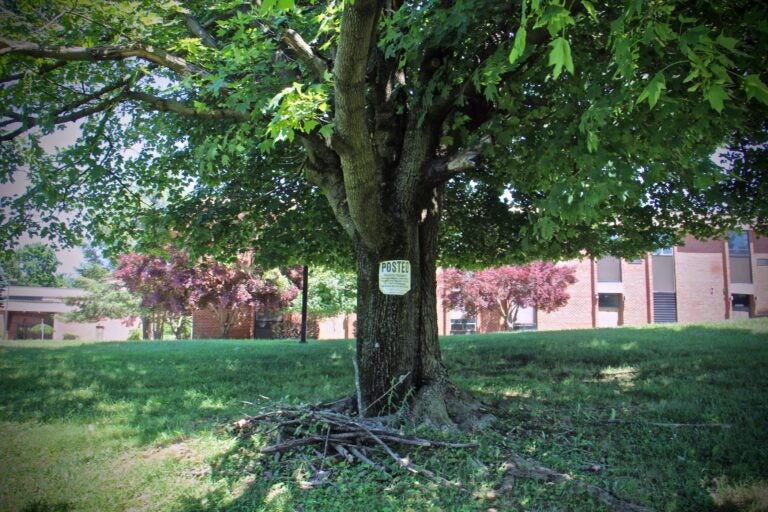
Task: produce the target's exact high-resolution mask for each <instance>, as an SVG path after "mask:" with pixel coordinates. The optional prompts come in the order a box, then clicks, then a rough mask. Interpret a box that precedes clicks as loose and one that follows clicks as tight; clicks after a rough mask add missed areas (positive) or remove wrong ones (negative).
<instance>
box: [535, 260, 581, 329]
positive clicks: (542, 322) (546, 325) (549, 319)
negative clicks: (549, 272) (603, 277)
mask: <svg viewBox="0 0 768 512" xmlns="http://www.w3.org/2000/svg"><path fill="white" fill-rule="evenodd" d="M559 264H560V265H573V266H575V267H576V273H575V277H576V282H575V283H574V284H572V285H571V286H569V287H568V293H569V294H570V295H571V298H570V299H569V300H568V305H567V306H565V307H564V308H562V309H559V310H557V311H553V312H552V313H544V312H542V311H539V312H538V313H537V320H538V329H539V330H540V331H551V330H556V329H584V328H588V327H593V326H594V317H593V314H594V306H593V302H594V300H595V299H594V293H595V284H594V279H595V277H594V269H593V263H592V261H591V260H588V259H583V260H573V261H567V262H564V263H559Z"/></svg>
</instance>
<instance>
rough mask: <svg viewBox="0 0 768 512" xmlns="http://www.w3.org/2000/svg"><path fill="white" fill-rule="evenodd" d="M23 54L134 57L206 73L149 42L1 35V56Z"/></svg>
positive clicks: (186, 71) (81, 58)
mask: <svg viewBox="0 0 768 512" xmlns="http://www.w3.org/2000/svg"><path fill="white" fill-rule="evenodd" d="M3 55H24V56H27V57H36V58H44V59H56V60H62V61H93V62H95V61H110V60H125V59H129V58H131V57H137V58H140V59H143V60H146V61H149V62H154V63H155V64H159V65H161V66H164V67H166V68H168V69H170V70H172V71H175V72H176V73H179V74H180V75H188V74H194V73H206V71H205V70H203V69H202V68H199V67H197V66H195V65H194V64H191V63H189V62H187V61H186V60H184V59H182V58H181V57H178V56H176V55H173V54H171V53H168V52H166V51H163V50H160V49H157V48H154V47H153V46H149V45H141V44H129V45H118V46H91V47H85V46H57V47H44V46H40V45H39V44H37V43H32V42H30V41H13V40H10V39H6V38H0V56H3Z"/></svg>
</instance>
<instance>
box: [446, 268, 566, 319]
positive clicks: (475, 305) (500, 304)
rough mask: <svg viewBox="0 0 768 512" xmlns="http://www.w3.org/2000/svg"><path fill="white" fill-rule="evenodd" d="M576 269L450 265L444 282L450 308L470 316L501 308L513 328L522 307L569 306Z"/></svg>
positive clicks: (500, 310) (546, 310)
mask: <svg viewBox="0 0 768 512" xmlns="http://www.w3.org/2000/svg"><path fill="white" fill-rule="evenodd" d="M575 272H576V269H575V268H574V267H572V266H562V265H555V264H553V263H548V262H544V261H535V262H533V263H530V264H528V265H507V266H503V267H491V268H486V269H483V270H480V271H477V272H463V271H461V270H459V269H456V268H447V269H445V270H443V272H442V279H441V280H440V282H441V287H442V290H441V291H442V295H443V297H444V301H445V304H446V305H447V306H448V307H449V308H450V309H458V310H462V311H464V312H465V313H467V314H470V315H476V314H477V313H478V312H481V311H497V312H498V313H499V314H500V315H501V317H502V318H503V319H504V325H503V327H504V328H505V329H511V328H512V327H513V326H514V324H515V322H516V321H517V314H518V312H519V311H520V308H527V307H534V308H536V309H538V310H540V311H544V312H547V313H549V312H552V311H555V310H556V309H559V308H561V307H563V306H565V305H566V304H567V303H568V299H570V295H569V294H568V292H567V291H566V290H567V288H568V286H569V285H571V284H573V283H575V282H576V278H575V277H574V273H575Z"/></svg>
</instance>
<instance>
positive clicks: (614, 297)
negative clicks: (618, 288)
mask: <svg viewBox="0 0 768 512" xmlns="http://www.w3.org/2000/svg"><path fill="white" fill-rule="evenodd" d="M620 302H621V298H620V294H618V293H599V294H598V295H597V309H599V310H600V311H618V310H619V304H620Z"/></svg>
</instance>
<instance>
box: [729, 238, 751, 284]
mask: <svg viewBox="0 0 768 512" xmlns="http://www.w3.org/2000/svg"><path fill="white" fill-rule="evenodd" d="M728 254H729V255H730V258H729V259H730V264H731V268H730V271H731V283H747V284H749V283H751V282H752V261H751V258H750V257H749V236H748V234H747V232H746V231H739V232H737V231H731V232H730V233H728Z"/></svg>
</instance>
